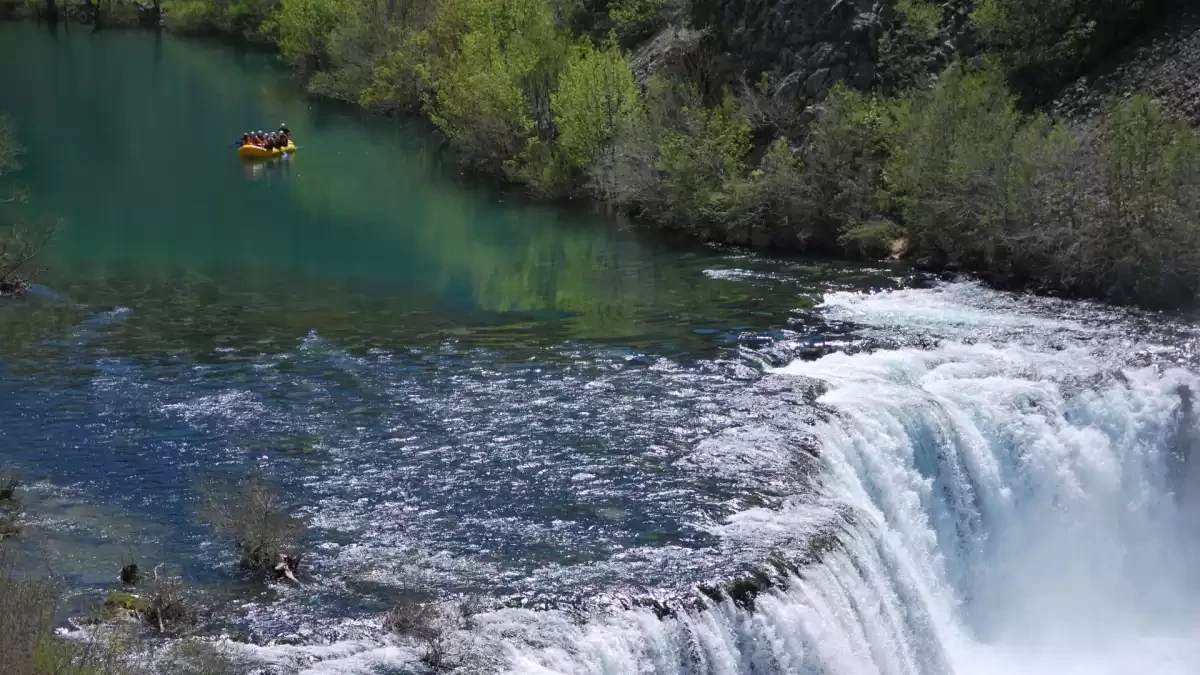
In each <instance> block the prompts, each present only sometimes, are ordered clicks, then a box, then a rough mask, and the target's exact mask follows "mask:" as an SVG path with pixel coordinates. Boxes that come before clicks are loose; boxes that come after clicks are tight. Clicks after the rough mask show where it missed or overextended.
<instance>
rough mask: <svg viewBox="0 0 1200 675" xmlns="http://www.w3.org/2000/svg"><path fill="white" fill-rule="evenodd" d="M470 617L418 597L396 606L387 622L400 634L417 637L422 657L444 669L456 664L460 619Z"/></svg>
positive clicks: (387, 617) (464, 619) (385, 620)
mask: <svg viewBox="0 0 1200 675" xmlns="http://www.w3.org/2000/svg"><path fill="white" fill-rule="evenodd" d="M467 619H468V617H464V616H463V615H461V614H460V615H456V614H455V613H454V612H452V611H450V610H449V609H447V608H445V607H443V606H442V605H440V604H439V603H437V602H436V601H433V600H425V601H423V600H419V599H417V598H415V597H414V598H409V599H406V600H402V601H400V602H399V603H397V604H396V605H395V606H394V607H392V609H391V610H390V611H389V612H388V614H387V616H386V617H385V618H384V623H383V625H384V628H386V629H387V630H389V631H391V632H393V633H395V634H396V635H399V636H401V637H405V638H409V639H412V640H416V641H417V642H418V643H419V644H420V645H421V650H422V651H421V661H422V662H424V663H425V665H427V666H429V667H430V668H431V669H433V670H442V669H446V668H451V667H452V666H453V664H452V663H451V662H450V648H451V645H452V642H451V639H452V636H453V633H454V631H455V630H456V629H457V628H458V627H459V623H460V622H461V621H466V620H467Z"/></svg>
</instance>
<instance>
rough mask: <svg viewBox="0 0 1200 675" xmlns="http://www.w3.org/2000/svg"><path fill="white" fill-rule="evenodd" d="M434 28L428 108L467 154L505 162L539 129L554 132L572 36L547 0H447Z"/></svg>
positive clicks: (496, 164) (483, 161) (484, 161)
mask: <svg viewBox="0 0 1200 675" xmlns="http://www.w3.org/2000/svg"><path fill="white" fill-rule="evenodd" d="M430 31H431V38H432V40H433V46H434V48H435V51H436V55H435V56H432V57H431V59H430V64H429V72H430V89H431V91H432V93H431V94H430V95H429V96H428V97H427V98H426V105H425V110H426V112H427V113H428V115H429V117H430V119H431V120H433V122H434V124H436V125H437V126H438V127H439V128H440V129H441V130H442V131H443V132H444V133H445V134H446V135H447V136H448V137H449V138H450V140H451V141H452V142H453V143H454V144H455V145H456V146H457V147H458V148H459V149H460V150H461V151H463V153H464V155H465V158H466V159H467V161H468V162H470V163H472V164H475V165H478V166H483V167H491V168H493V169H499V168H501V167H503V166H504V163H505V161H506V160H509V159H512V158H514V157H516V156H517V155H518V154H519V153H520V152H521V151H522V150H524V149H525V148H526V144H527V142H528V140H529V138H531V137H532V136H533V135H534V134H535V133H536V134H537V135H539V136H541V137H544V138H545V137H549V136H551V135H552V130H551V129H550V128H549V125H550V119H549V115H550V91H551V84H552V82H553V79H554V77H555V76H556V75H557V71H558V68H559V67H560V65H561V61H562V57H563V55H564V53H565V50H566V40H565V36H564V35H562V34H560V33H559V31H558V30H557V28H556V26H555V16H554V12H553V11H552V8H551V7H550V5H549V4H548V3H547V2H545V0H446V1H445V2H444V3H443V4H442V6H441V8H440V10H439V12H438V17H437V19H436V20H435V22H434V25H433V26H432V27H431V29H430Z"/></svg>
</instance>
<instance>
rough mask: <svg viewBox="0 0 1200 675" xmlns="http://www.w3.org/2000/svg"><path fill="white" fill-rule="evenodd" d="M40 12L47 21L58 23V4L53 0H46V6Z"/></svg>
mask: <svg viewBox="0 0 1200 675" xmlns="http://www.w3.org/2000/svg"><path fill="white" fill-rule="evenodd" d="M42 13H43V15H44V16H45V17H46V21H47V22H48V23H52V24H53V23H58V4H57V3H56V2H55V1H54V0H46V8H45V9H44V10H42Z"/></svg>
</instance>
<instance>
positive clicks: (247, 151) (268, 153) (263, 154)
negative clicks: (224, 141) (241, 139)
mask: <svg viewBox="0 0 1200 675" xmlns="http://www.w3.org/2000/svg"><path fill="white" fill-rule="evenodd" d="M295 151H296V144H295V143H294V142H292V141H288V144H287V147H286V148H274V149H272V150H268V149H266V148H264V147H263V146H261V145H243V146H241V147H240V148H238V157H242V158H243V159H265V158H267V157H278V156H280V155H282V154H283V153H285V152H286V153H288V154H291V153H293V152H295Z"/></svg>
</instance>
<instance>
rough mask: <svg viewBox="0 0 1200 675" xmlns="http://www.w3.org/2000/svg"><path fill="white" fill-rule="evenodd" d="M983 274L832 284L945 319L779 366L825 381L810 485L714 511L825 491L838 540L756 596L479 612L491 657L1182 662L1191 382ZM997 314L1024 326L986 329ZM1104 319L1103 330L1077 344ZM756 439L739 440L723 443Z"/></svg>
mask: <svg viewBox="0 0 1200 675" xmlns="http://www.w3.org/2000/svg"><path fill="white" fill-rule="evenodd" d="M983 293H984V292H983V291H981V289H979V288H977V287H972V286H969V285H960V286H952V287H949V288H944V289H941V290H938V291H933V292H921V291H912V292H906V293H903V294H892V296H890V297H889V296H882V297H880V296H870V297H855V296H850V295H835V296H833V297H832V298H830V299H829V303H828V306H829V308H830V311H832V312H841V313H844V314H853V315H854V317H855V319H856V320H858V321H859V322H861V323H863V324H866V325H872V324H874V325H876V326H885V327H889V328H894V327H899V326H905V325H908V324H909V323H910V322H911V323H915V324H917V326H916V328H917V329H918V330H922V331H927V332H930V333H932V334H935V335H936V336H937V337H938V338H939V339H943V340H947V341H946V342H944V343H943V344H942V345H941V346H940V347H937V348H934V349H930V350H917V349H897V350H885V351H878V352H874V353H866V354H858V355H844V354H837V355H831V356H828V357H825V358H823V359H820V360H817V361H813V362H796V363H792V364H790V365H788V366H786V367H784V368H781V369H779V370H778V371H777V373H776V374H777V375H780V376H785V377H795V378H814V379H817V380H821V381H823V382H825V383H826V384H827V386H828V390H827V392H826V393H825V394H824V395H823V396H822V397H821V398H820V400H819V402H820V403H821V404H824V405H826V406H828V407H829V408H831V409H832V410H833V411H835V414H833V415H831V416H830V417H829V418H827V419H823V420H819V421H817V422H816V423H815V427H814V429H813V431H814V433H815V435H816V437H817V438H818V439H819V440H820V461H821V467H822V474H821V480H820V490H819V492H820V495H819V497H818V498H815V499H799V500H796V501H795V502H794V503H793V502H789V503H787V504H785V505H784V506H783V507H782V508H780V509H774V510H772V509H754V510H751V511H748V512H745V513H743V514H739V515H737V516H735V517H733V518H732V519H730V521H729V522H728V523H727V524H726V525H725V526H724V528H717V529H718V531H720V530H722V529H724V530H725V531H726V532H725V534H726V536H731V537H746V536H754V535H755V534H756V533H758V532H764V531H771V530H775V529H780V528H801V529H803V528H812V527H814V526H816V525H818V524H819V523H824V522H828V519H829V518H830V517H831V514H832V513H833V508H832V507H838V508H839V509H840V510H842V511H845V510H848V511H849V513H850V515H849V517H846V518H844V519H843V525H842V528H843V529H842V535H841V544H840V546H839V547H838V548H837V549H836V550H835V551H834V552H832V553H830V554H828V555H826V556H825V557H824V559H823V560H822V562H821V563H820V564H816V565H812V566H810V567H808V568H806V569H804V570H803V573H802V578H800V579H795V580H793V582H792V583H790V584H789V585H788V586H787V587H786V588H781V589H776V590H772V591H770V592H768V593H766V594H765V595H763V596H760V597H759V598H758V600H757V603H756V608H755V611H753V612H751V611H746V610H744V609H740V608H737V607H735V606H734V605H733V604H732V603H730V602H724V603H721V604H719V605H717V606H715V607H711V608H710V609H708V610H705V611H701V612H692V613H681V614H680V615H678V616H677V617H675V618H668V619H666V620H659V619H657V618H656V617H655V616H654V615H653V614H652V613H651V612H649V611H642V610H635V611H619V612H613V613H610V614H607V615H604V616H593V617H592V618H590V619H588V620H586V621H584V622H582V623H580V622H577V621H571V620H570V619H568V618H567V617H564V616H560V615H555V614H553V613H544V612H543V613H524V614H513V613H511V612H501V613H495V614H492V615H489V616H488V617H487V620H486V621H485V622H484V624H483V631H484V632H485V633H489V632H490V633H491V634H493V635H494V636H495V639H496V640H498V641H499V642H501V643H503V645H504V646H505V650H506V653H507V654H508V662H507V670H508V671H509V672H513V673H539V674H549V673H564V674H572V675H573V674H577V673H578V674H582V673H589V674H592V673H594V674H605V675H610V674H617V673H646V672H654V673H676V672H678V673H714V674H715V673H729V674H733V673H751V672H753V673H806V674H813V675H816V674H818V673H821V674H827V675H924V674H938V675H1001V674H1007V673H1014V672H1021V673H1034V674H1036V675H1043V674H1044V675H1051V674H1052V673H1053V674H1061V673H1067V674H1070V675H1076V674H1078V675H1116V674H1118V673H1128V672H1133V671H1135V670H1136V671H1145V672H1155V673H1165V674H1167V675H1183V674H1184V673H1191V672H1194V668H1195V665H1194V664H1195V663H1197V662H1198V659H1200V641H1197V640H1196V639H1195V638H1196V636H1197V634H1198V631H1200V615H1198V610H1197V603H1196V600H1197V599H1200V598H1198V597H1197V596H1198V594H1197V593H1196V589H1195V583H1194V581H1195V580H1194V577H1192V576H1190V574H1189V567H1190V562H1191V557H1190V556H1191V551H1190V549H1191V548H1192V546H1190V539H1189V536H1188V530H1187V529H1186V526H1187V525H1188V523H1185V522H1182V520H1181V517H1180V513H1179V511H1178V509H1177V508H1176V500H1175V496H1174V495H1173V494H1172V492H1171V488H1170V485H1171V483H1170V481H1169V477H1168V475H1167V474H1168V465H1169V462H1168V457H1167V455H1168V453H1169V452H1170V451H1171V448H1172V447H1174V445H1173V444H1174V443H1176V439H1177V435H1178V434H1179V433H1186V432H1187V431H1188V430H1181V429H1180V428H1179V426H1180V422H1179V419H1180V418H1179V415H1178V412H1179V410H1180V397H1179V393H1178V391H1179V387H1180V385H1187V386H1189V387H1196V386H1200V380H1198V379H1197V377H1196V375H1195V374H1194V373H1193V372H1191V371H1190V370H1188V369H1185V368H1164V367H1162V366H1153V367H1129V366H1127V365H1126V362H1127V358H1128V354H1127V353H1126V351H1125V348H1124V344H1123V340H1124V338H1123V337H1121V336H1120V334H1119V333H1120V331H1117V330H1113V329H1111V328H1109V327H1105V326H1103V325H1096V324H1091V325H1089V323H1088V322H1087V321H1086V320H1084V319H1082V318H1080V317H1072V316H1066V315H1064V313H1062V312H1059V311H1057V310H1056V309H1054V308H1053V307H1047V305H1046V304H1043V305H1036V304H1035V305H1030V306H1019V305H1020V302H1021V301H1017V300H1014V299H1012V298H1009V297H1007V296H1001V295H998V294H987V295H984V296H982V297H981V294H983ZM956 296H957V298H959V300H958V301H955V300H954V298H955V297H956ZM963 298H968V299H975V300H980V299H982V300H986V301H987V304H986V305H985V304H984V303H971V304H965V303H963V302H962V301H961V300H962V299H963ZM923 303H924V304H923ZM980 306H984V307H987V308H985V309H979V308H978V307H980ZM1039 310H1040V311H1042V312H1043V313H1042V314H1040V315H1039ZM1014 334H1021V335H1022V336H1023V339H1022V340H1020V342H1021V343H1022V344H1021V345H1010V344H1003V343H1002V342H1001V341H998V340H990V339H988V338H994V337H996V336H1003V338H1010V337H1012V336H1013V335H1014ZM1098 336H1102V337H1104V340H1102V342H1104V343H1105V346H1104V347H1102V348H1096V347H1095V346H1092V345H1087V344H1086V343H1088V342H1090V341H1091V340H1090V338H1092V337H1098ZM964 338H970V339H969V340H967V342H971V343H970V344H968V343H964V342H963V341H960V340H962V339H964ZM976 340H978V342H975V341H976ZM1131 348H1133V349H1137V350H1143V349H1151V350H1153V349H1154V346H1153V345H1132V346H1131ZM752 438H753V436H746V435H742V436H741V437H740V438H739V437H735V438H734V439H733V452H734V456H735V457H737V458H739V461H740V460H743V459H745V458H746V457H748V456H751V455H750V453H748V452H747V448H746V447H745V445H744V443H745V441H746V440H748V439H752ZM764 447H767V448H771V446H770V444H767V445H766V446H764ZM772 449H776V450H777V448H772ZM706 454H708V455H712V456H715V451H714V450H713V449H711V448H708V449H707V450H706ZM767 464H768V465H769V464H771V462H767ZM823 509H824V512H823V513H822V510H823Z"/></svg>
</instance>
